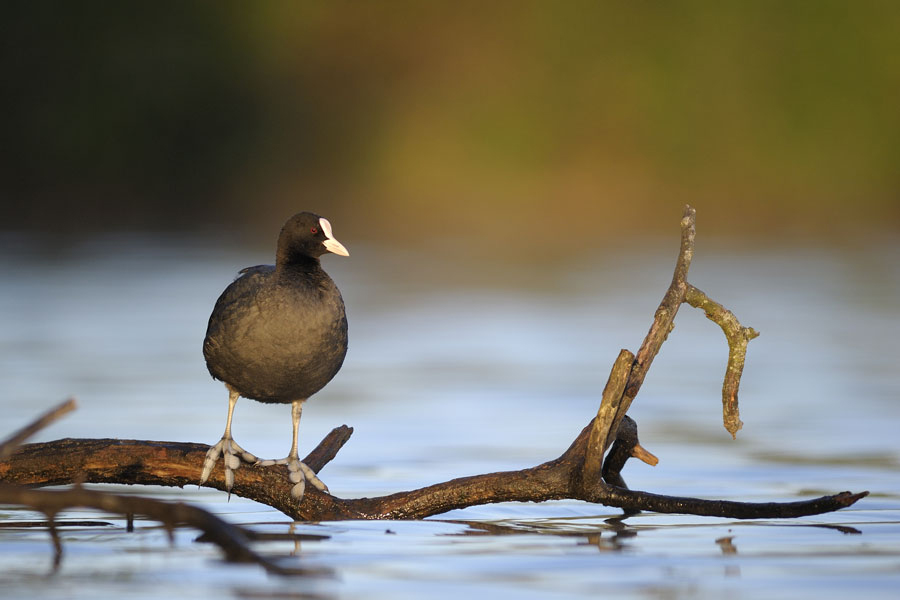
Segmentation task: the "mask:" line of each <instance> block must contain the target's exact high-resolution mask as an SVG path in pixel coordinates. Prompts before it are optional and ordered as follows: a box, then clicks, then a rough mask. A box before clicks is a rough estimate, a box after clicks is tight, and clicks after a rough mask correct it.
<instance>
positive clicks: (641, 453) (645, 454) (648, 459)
mask: <svg viewBox="0 0 900 600" xmlns="http://www.w3.org/2000/svg"><path fill="white" fill-rule="evenodd" d="M631 455H632V456H633V457H635V458H637V459H638V460H642V461H644V462H645V463H647V464H648V465H650V466H651V467H655V466H656V464H657V463H658V462H659V459H658V458H656V457H655V456H654V455H653V454H652V453H651V452H650V451H649V450H647V449H646V448H644V447H643V446H641V445H640V444H635V446H634V449H632V451H631Z"/></svg>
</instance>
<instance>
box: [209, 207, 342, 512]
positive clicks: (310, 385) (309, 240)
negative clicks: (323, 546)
mask: <svg viewBox="0 0 900 600" xmlns="http://www.w3.org/2000/svg"><path fill="white" fill-rule="evenodd" d="M326 252H332V253H334V254H339V255H340V256H349V255H350V253H349V252H347V249H346V248H344V246H342V245H341V244H340V242H338V241H337V240H336V239H334V235H333V234H332V232H331V223H329V222H328V220H327V219H324V218H322V217H320V216H319V215H315V214H313V213H309V212H302V213H298V214H296V215H294V216H293V217H291V218H290V219H288V221H287V222H286V223H285V224H284V227H283V228H282V229H281V233H280V234H279V236H278V249H277V252H276V254H275V266H272V265H259V266H256V267H247V268H246V269H243V270H242V271H241V272H240V276H239V277H238V278H237V279H235V280H234V281H233V282H232V283H231V285H229V286H228V287H227V288H225V291H224V292H222V295H221V296H219V299H218V300H217V301H216V306H215V308H213V311H212V315H210V317H209V326H208V327H207V330H206V339H204V340H203V356H204V357H205V358H206V367H207V368H208V369H209V373H210V375H212V376H213V377H214V378H215V379H219V380H221V381H224V382H225V387H227V388H228V393H229V398H228V420H227V421H226V422H225V433H224V435H223V436H222V439H221V440H220V441H219V442H218V443H217V444H216V445H215V446H213V447H211V448H210V449H209V452H207V454H206V460H205V461H204V463H203V473H202V474H201V475H200V483H201V484H203V483H204V482H205V481H206V480H207V478H208V477H209V475H210V473H211V472H212V469H213V467H214V466H215V464H216V461H217V460H218V459H219V456H220V455H221V456H222V457H223V461H224V468H225V487H226V489H227V490H228V491H229V492H230V491H231V487H232V485H233V484H234V470H235V469H237V468H238V467H239V466H240V464H241V460H244V461H246V462H248V463H256V464H260V465H263V466H267V465H273V464H285V465H287V466H288V469H289V470H290V472H291V481H293V482H294V483H295V484H296V485H294V487H293V488H291V495H292V496H294V497H295V498H296V499H297V500H298V501H299V500H301V499H302V498H303V492H304V490H305V489H306V481H307V480H309V481H310V482H311V483H312V484H313V485H315V486H316V487H317V488H319V489H320V490H322V491H327V490H328V488H327V487H325V484H324V483H322V481H321V480H320V479H319V478H318V477H317V476H316V474H315V473H314V472H313V471H312V469H310V468H309V467H307V466H306V465H305V464H303V463H302V462H300V457H299V454H298V452H297V430H298V428H299V426H300V414H301V411H302V409H303V403H304V402H305V401H306V399H307V398H309V397H310V396H312V395H313V394H315V393H316V392H318V391H319V390H321V389H322V388H323V387H325V384H327V383H328V382H329V381H331V379H332V378H333V377H334V376H335V374H336V373H337V372H338V370H339V369H340V368H341V365H342V364H343V362H344V356H345V355H346V354H347V316H346V313H345V312H344V300H343V298H341V293H340V291H338V288H337V286H336V285H335V284H334V281H332V280H331V278H330V277H329V276H328V274H327V273H325V271H323V270H322V266H321V264H320V263H319V257H320V256H322V255H323V254H325V253H326ZM239 396H243V397H245V398H250V399H252V400H258V401H259V402H266V403H279V404H291V416H292V418H293V424H294V430H293V432H294V434H293V441H292V443H291V450H290V452H289V453H288V455H287V457H285V458H283V459H280V460H265V461H260V460H258V459H257V458H256V457H255V456H254V455H253V454H251V453H249V452H247V451H246V450H244V449H243V448H241V447H240V446H239V445H238V444H237V443H236V442H235V441H234V440H233V439H232V437H231V417H232V415H233V414H234V405H235V403H236V402H237V399H238V397H239Z"/></svg>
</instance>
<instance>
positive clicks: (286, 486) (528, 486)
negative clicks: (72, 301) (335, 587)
mask: <svg viewBox="0 0 900 600" xmlns="http://www.w3.org/2000/svg"><path fill="white" fill-rule="evenodd" d="M591 429H592V426H591V425H588V426H587V427H585V428H584V429H583V430H582V432H581V434H580V435H579V436H578V437H577V438H576V440H575V441H574V442H573V444H572V445H571V446H570V447H569V449H568V450H566V452H565V453H564V454H563V455H562V456H560V457H559V458H557V459H555V460H552V461H549V462H546V463H543V464H541V465H538V466H536V467H531V468H528V469H522V470H520V471H504V472H498V473H486V474H483V475H475V476H473V477H461V478H458V479H453V480H450V481H446V482H443V483H439V484H435V485H431V486H427V487H424V488H420V489H417V490H412V491H407V492H399V493H396V494H391V495H389V496H380V497H376V498H354V499H344V498H338V497H336V496H332V495H330V494H326V493H324V492H320V491H319V490H317V489H315V488H312V489H309V490H307V492H306V495H305V496H304V498H303V502H301V503H300V504H299V505H298V504H297V502H296V500H294V499H293V498H292V497H291V494H290V490H291V487H292V485H293V484H292V483H291V481H290V479H289V476H288V471H287V469H286V468H285V469H281V468H272V467H256V466H253V465H250V466H246V467H242V468H241V470H240V472H239V475H240V476H239V477H236V478H235V483H234V488H232V490H231V493H232V494H236V495H238V496H241V497H245V498H249V499H251V500H255V501H257V502H261V503H263V504H267V505H269V506H272V507H273V508H276V509H277V510H280V511H281V512H283V513H285V514H286V515H288V516H290V517H292V518H294V519H299V520H323V521H325V520H344V519H422V518H425V517H428V516H432V515H436V514H440V513H443V512H447V511H449V510H453V509H457V508H465V507H467V506H475V505H478V504H488V503H492V502H511V501H519V502H542V501H545V500H559V499H563V498H572V499H577V500H586V501H588V502H597V503H601V504H606V505H608V506H616V507H620V508H623V509H626V510H631V511H634V510H650V511H655V512H682V513H688V514H701V515H711V516H722V517H728V516H732V517H735V518H741V519H753V518H776V517H793V516H798V515H800V514H818V513H820V512H828V511H831V510H836V509H837V508H842V507H844V506H849V505H850V504H853V502H856V500H858V499H859V498H862V497H863V496H865V495H866V493H867V492H864V493H862V494H856V495H849V496H848V494H849V492H845V493H843V494H838V495H837V496H824V497H822V498H817V499H815V500H809V501H804V502H799V503H788V505H785V506H787V508H786V509H785V510H784V511H783V513H781V512H779V510H778V508H777V507H778V506H781V505H778V504H774V503H761V504H757V503H749V502H748V503H741V502H732V503H720V504H715V502H716V501H709V500H698V499H695V498H681V497H673V496H660V495H656V494H648V493H646V492H638V491H632V490H623V489H620V488H617V487H614V486H612V485H602V486H599V487H597V488H594V489H585V488H584V486H582V485H581V473H582V467H583V462H584V455H585V449H586V447H587V444H588V438H589V437H590V432H591ZM623 429H624V428H623ZM349 431H350V430H349V428H346V429H345V430H342V429H341V428H338V429H336V430H334V431H332V433H331V434H329V436H328V437H327V438H326V439H325V440H323V443H322V445H325V446H327V445H329V444H334V443H335V437H337V438H338V439H342V438H343V436H344V435H349ZM343 439H344V441H345V438H343ZM617 439H618V438H617ZM329 440H330V441H329ZM340 443H343V442H340ZM207 449H208V446H206V445H204V444H190V443H175V442H154V441H139V440H113V439H106V440H102V439H100V440H95V439H64V440H57V441H55V442H44V443H40V444H28V445H26V446H24V447H22V449H21V450H20V451H19V452H18V453H16V455H14V456H13V457H12V458H11V459H10V460H9V461H8V462H3V463H0V479H3V480H4V481H5V482H8V483H15V484H18V485H22V486H25V485H27V486H43V485H60V484H64V483H71V482H73V481H76V480H79V479H80V480H83V481H85V482H87V483H125V484H145V485H165V486H178V487H183V486H185V485H196V483H197V480H198V473H200V470H201V469H202V468H203V460H204V458H205V456H206V450H207ZM317 450H318V449H317ZM315 453H316V451H314V452H313V454H315ZM607 460H609V458H607ZM304 462H307V464H309V466H310V467H311V468H312V469H313V470H318V469H319V468H320V467H321V466H322V465H321V463H318V464H315V466H314V465H313V463H312V461H310V460H309V459H308V458H307V459H304ZM206 485H207V486H209V487H213V488H216V489H220V490H223V491H224V489H225V482H224V479H223V477H222V471H221V469H217V470H216V471H215V472H214V473H213V475H212V476H211V477H210V480H209V481H208V482H207V484H206ZM791 505H793V506H791ZM716 506H719V507H721V512H719V513H716V512H715V507H716ZM734 506H740V507H741V509H740V511H736V510H735V509H734Z"/></svg>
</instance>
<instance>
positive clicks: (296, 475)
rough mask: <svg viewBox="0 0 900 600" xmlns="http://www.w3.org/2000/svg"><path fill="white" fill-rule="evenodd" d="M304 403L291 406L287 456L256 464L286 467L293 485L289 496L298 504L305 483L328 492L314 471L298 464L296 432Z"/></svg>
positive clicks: (299, 402) (304, 464) (295, 401)
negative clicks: (291, 430) (289, 442)
mask: <svg viewBox="0 0 900 600" xmlns="http://www.w3.org/2000/svg"><path fill="white" fill-rule="evenodd" d="M304 402H306V399H303V400H294V402H293V403H292V404H291V420H292V421H293V424H294V434H293V437H292V439H291V451H290V452H289V453H288V455H287V456H286V457H285V458H282V459H279V460H261V461H259V462H257V464H258V465H260V466H263V467H268V466H270V465H287V468H288V471H290V478H291V481H292V482H293V483H294V487H292V488H291V496H293V497H294V498H296V499H297V501H298V502H299V501H300V500H302V499H303V492H305V491H306V482H307V481H309V482H310V483H311V484H313V485H314V486H316V487H317V488H318V489H319V490H321V491H323V492H327V491H328V487H327V486H326V485H325V484H324V483H322V480H321V479H319V478H318V476H317V475H316V473H315V471H313V470H312V469H310V468H309V467H308V466H307V465H306V463H302V462H300V454H299V452H298V447H297V432H298V431H299V429H300V415H301V413H302V412H303V403H304Z"/></svg>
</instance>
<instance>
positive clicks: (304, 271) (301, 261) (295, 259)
mask: <svg viewBox="0 0 900 600" xmlns="http://www.w3.org/2000/svg"><path fill="white" fill-rule="evenodd" d="M321 271H322V265H321V263H320V262H319V259H318V258H313V257H312V256H306V255H305V254H304V255H297V256H278V257H277V260H276V262H275V272H276V273H278V274H279V275H286V276H291V275H310V274H314V273H319V272H321Z"/></svg>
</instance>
